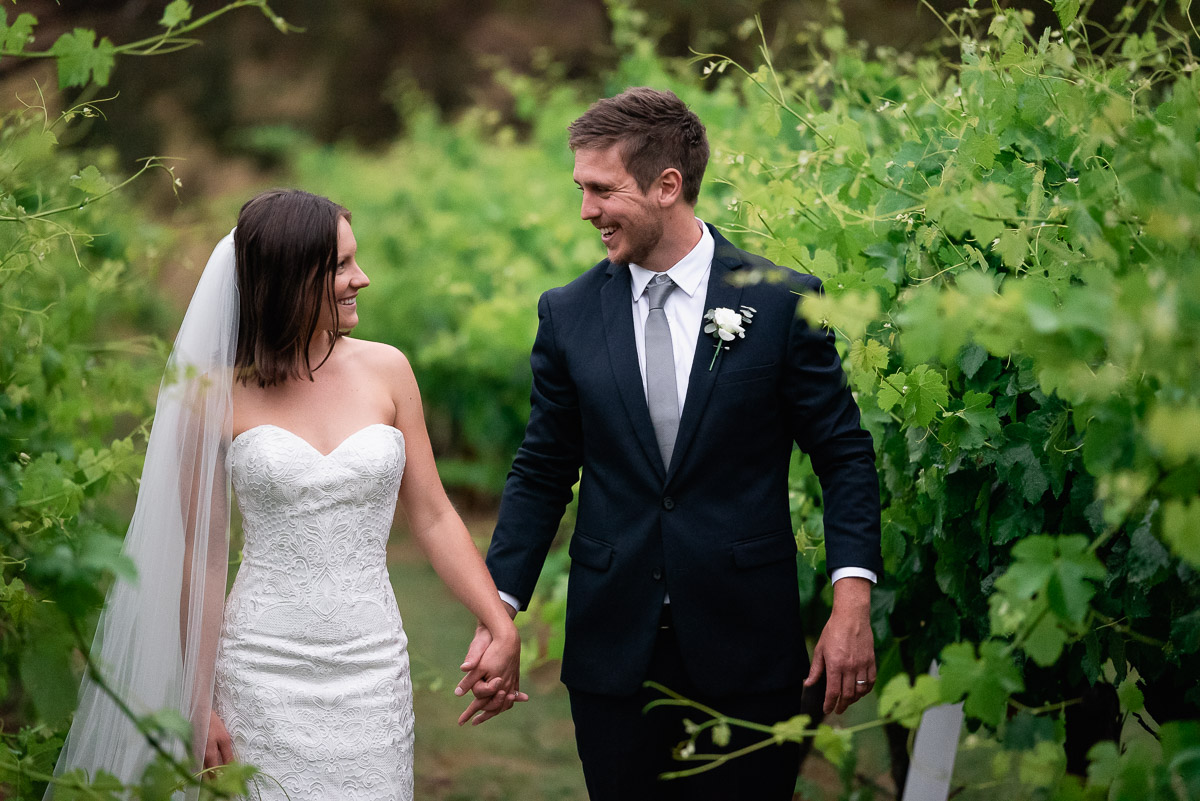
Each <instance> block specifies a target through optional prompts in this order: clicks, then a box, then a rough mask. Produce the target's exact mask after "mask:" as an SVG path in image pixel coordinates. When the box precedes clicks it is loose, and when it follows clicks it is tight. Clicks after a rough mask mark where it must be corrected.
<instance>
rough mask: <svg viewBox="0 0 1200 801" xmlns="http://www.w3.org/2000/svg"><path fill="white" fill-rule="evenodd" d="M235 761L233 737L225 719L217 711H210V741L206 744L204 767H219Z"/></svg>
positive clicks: (206, 768) (207, 768)
mask: <svg viewBox="0 0 1200 801" xmlns="http://www.w3.org/2000/svg"><path fill="white" fill-rule="evenodd" d="M232 761H233V739H232V738H230V736H229V731H228V730H226V728H225V721H223V720H221V718H220V717H218V716H217V713H216V712H215V711H213V712H210V713H209V718H208V743H207V744H206V745H205V746H204V769H205V770H209V769H210V768H219V767H221V766H222V765H228V764H229V763H230V762H232Z"/></svg>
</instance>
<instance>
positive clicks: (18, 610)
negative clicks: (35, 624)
mask: <svg viewBox="0 0 1200 801" xmlns="http://www.w3.org/2000/svg"><path fill="white" fill-rule="evenodd" d="M3 582H4V580H3V579H2V578H0V609H3V610H4V613H5V614H6V615H8V618H9V620H11V621H12V622H13V624H14V625H16V626H20V625H22V624H23V623H25V621H27V620H29V619H31V618H32V617H33V613H34V610H35V606H36V604H37V602H36V601H35V600H34V597H33V596H32V595H30V594H29V591H28V590H26V589H25V582H23V581H21V579H19V578H14V579H13V580H12V581H10V582H9V583H8V584H7V585H4V583H3Z"/></svg>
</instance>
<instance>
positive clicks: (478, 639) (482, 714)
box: [454, 603, 529, 726]
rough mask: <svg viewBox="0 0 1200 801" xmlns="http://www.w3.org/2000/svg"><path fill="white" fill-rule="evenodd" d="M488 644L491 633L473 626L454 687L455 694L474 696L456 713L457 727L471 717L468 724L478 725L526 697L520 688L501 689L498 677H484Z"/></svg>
mask: <svg viewBox="0 0 1200 801" xmlns="http://www.w3.org/2000/svg"><path fill="white" fill-rule="evenodd" d="M504 608H505V610H506V611H507V612H508V614H509V617H516V614H517V611H516V610H515V609H513V608H512V607H511V606H509V605H508V604H507V603H505V604H504ZM491 644H492V633H491V632H490V631H489V630H488V628H487V627H486V626H484V625H483V624H482V623H480V624H478V625H477V626H476V627H475V637H474V638H473V639H472V640H471V645H470V647H468V648H467V655H466V658H465V659H463V663H462V666H461V669H462V671H463V672H464V673H466V674H467V675H466V676H464V677H463V679H462V681H460V682H459V683H458V686H457V687H455V688H454V694H455V695H458V696H462V695H466V694H467V693H468V692H471V693H472V694H474V696H475V698H474V699H473V700H472V701H471V703H470V705H469V706H468V707H467V708H466V710H465V711H464V712H463V713H462V715H460V716H459V718H458V724H459V725H460V726H461V725H462V724H464V723H466V722H467V721H468V720H471V719H472V718H474V720H471V725H473V726H478V725H479V724H480V723H484V722H485V721H488V720H491V719H492V718H494V717H496V715H499V714H500V713H501V712H504V711H507V710H509V709H511V708H512V706H513V704H515V703H517V702H518V701H528V700H529V696H528V695H527V694H525V693H523V692H520V691H519V690H518V691H513V692H501V688H502V687H503V680H502V679H501V677H499V676H493V677H492V678H490V679H486V680H485V679H484V676H485V675H486V673H487V671H485V670H484V668H483V659H484V654H485V653H486V652H487V650H488V648H489V647H490V646H491Z"/></svg>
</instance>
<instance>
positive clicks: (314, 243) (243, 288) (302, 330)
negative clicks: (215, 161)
mask: <svg viewBox="0 0 1200 801" xmlns="http://www.w3.org/2000/svg"><path fill="white" fill-rule="evenodd" d="M343 218H344V219H345V220H346V221H347V222H349V221H350V212H349V211H347V210H346V209H344V208H342V207H341V206H339V205H338V204H336V203H334V202H333V201H331V200H329V199H328V198H324V197H321V196H320V195H314V194H311V193H309V192H304V191H301V190H299V189H272V190H270V191H267V192H263V193H262V194H260V195H256V196H255V197H253V198H251V199H250V200H248V201H246V204H245V205H244V206H242V210H241V211H240V212H239V213H238V221H237V230H236V231H235V232H234V236H233V241H234V252H235V254H236V259H237V286H238V295H239V306H240V312H239V322H238V342H237V355H236V358H235V364H236V366H237V368H238V380H240V381H241V382H242V383H243V384H250V383H251V382H253V383H256V384H258V386H260V387H269V386H274V385H275V384H280V383H283V382H284V381H287V380H288V379H292V378H307V379H309V380H312V374H313V370H315V369H317V367H320V366H321V365H322V364H324V363H325V359H328V358H329V354H330V353H332V352H333V344H334V341H335V340H336V337H337V336H338V333H337V331H333V332H331V333H332V334H333V336H331V337H330V339H329V351H327V352H326V354H325V358H324V359H322V360H321V361H320V363H318V364H317V365H316V367H314V366H313V365H312V363H311V362H310V360H309V355H308V346H309V342H311V341H312V338H313V335H314V334H315V333H316V331H317V323H318V321H319V320H320V317H321V307H322V305H325V306H327V307H328V308H329V310H330V312H331V313H332V315H333V319H334V320H336V319H337V307H336V306H335V303H336V300H335V299H334V297H333V275H334V273H335V272H336V271H337V261H338V252H337V250H338V248H337V230H338V221H339V220H341V219H343Z"/></svg>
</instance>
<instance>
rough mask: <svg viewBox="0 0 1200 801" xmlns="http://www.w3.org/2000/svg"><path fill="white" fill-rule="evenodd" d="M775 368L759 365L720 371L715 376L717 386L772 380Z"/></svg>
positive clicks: (773, 366)
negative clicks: (764, 379)
mask: <svg viewBox="0 0 1200 801" xmlns="http://www.w3.org/2000/svg"><path fill="white" fill-rule="evenodd" d="M776 372H777V366H776V365H774V364H760V365H758V366H757V367H742V368H739V369H737V370H729V371H722V373H721V374H720V375H719V376H717V383H718V384H738V383H741V382H743V381H756V380H758V379H760V378H774V377H775V373H776Z"/></svg>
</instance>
